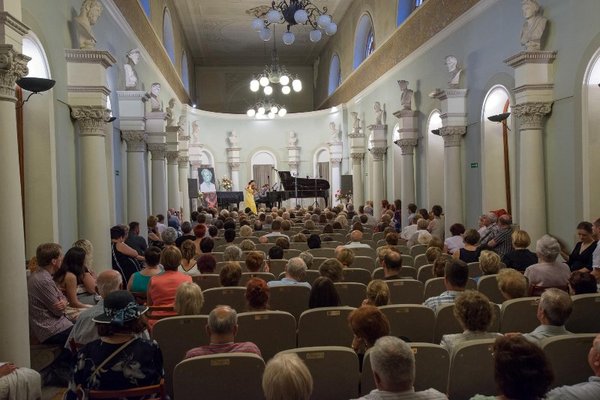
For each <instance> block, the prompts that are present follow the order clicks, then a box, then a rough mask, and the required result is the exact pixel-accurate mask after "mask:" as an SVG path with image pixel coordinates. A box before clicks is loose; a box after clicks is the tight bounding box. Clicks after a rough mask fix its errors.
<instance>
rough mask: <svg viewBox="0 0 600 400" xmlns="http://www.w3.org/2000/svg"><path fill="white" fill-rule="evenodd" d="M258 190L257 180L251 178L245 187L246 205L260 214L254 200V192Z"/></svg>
mask: <svg viewBox="0 0 600 400" xmlns="http://www.w3.org/2000/svg"><path fill="white" fill-rule="evenodd" d="M256 192H257V190H256V182H254V180H251V181H250V182H248V185H246V188H245V189H244V207H245V208H249V209H250V211H252V212H253V213H254V214H258V213H257V212H256V202H255V201H254V194H255V193H256Z"/></svg>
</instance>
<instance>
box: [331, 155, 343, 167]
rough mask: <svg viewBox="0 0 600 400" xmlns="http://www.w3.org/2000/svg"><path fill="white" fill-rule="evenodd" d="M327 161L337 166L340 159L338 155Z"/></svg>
mask: <svg viewBox="0 0 600 400" xmlns="http://www.w3.org/2000/svg"><path fill="white" fill-rule="evenodd" d="M329 161H331V163H332V164H333V165H335V166H339V164H341V162H342V159H341V158H340V157H332V158H330V159H329Z"/></svg>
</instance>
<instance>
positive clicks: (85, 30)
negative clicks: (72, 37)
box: [74, 0, 102, 50]
mask: <svg viewBox="0 0 600 400" xmlns="http://www.w3.org/2000/svg"><path fill="white" fill-rule="evenodd" d="M101 13H102V4H100V2H99V1H98V0H83V3H82V4H81V9H80V11H79V15H78V16H76V17H75V18H74V25H75V34H76V37H77V44H78V45H79V48H80V49H82V50H93V49H95V48H96V37H95V36H94V32H92V26H93V25H95V24H96V22H98V18H100V14H101Z"/></svg>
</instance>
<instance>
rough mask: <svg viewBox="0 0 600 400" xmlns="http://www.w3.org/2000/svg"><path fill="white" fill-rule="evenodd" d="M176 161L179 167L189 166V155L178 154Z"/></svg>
mask: <svg viewBox="0 0 600 400" xmlns="http://www.w3.org/2000/svg"><path fill="white" fill-rule="evenodd" d="M177 163H178V164H179V168H188V167H189V166H190V157H189V156H182V155H179V157H178V158H177Z"/></svg>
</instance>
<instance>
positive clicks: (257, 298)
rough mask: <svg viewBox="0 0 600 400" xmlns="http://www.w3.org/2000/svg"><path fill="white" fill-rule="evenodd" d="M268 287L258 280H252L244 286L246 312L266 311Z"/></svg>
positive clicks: (267, 307) (267, 306)
mask: <svg viewBox="0 0 600 400" xmlns="http://www.w3.org/2000/svg"><path fill="white" fill-rule="evenodd" d="M269 296H270V293H269V286H268V285H267V282H265V281H264V280H263V279H260V278H252V279H250V280H249V281H248V283H247V284H246V304H247V311H267V310H268V309H269Z"/></svg>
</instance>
